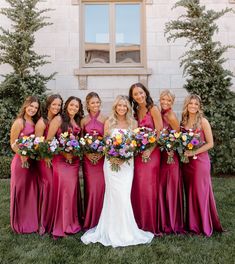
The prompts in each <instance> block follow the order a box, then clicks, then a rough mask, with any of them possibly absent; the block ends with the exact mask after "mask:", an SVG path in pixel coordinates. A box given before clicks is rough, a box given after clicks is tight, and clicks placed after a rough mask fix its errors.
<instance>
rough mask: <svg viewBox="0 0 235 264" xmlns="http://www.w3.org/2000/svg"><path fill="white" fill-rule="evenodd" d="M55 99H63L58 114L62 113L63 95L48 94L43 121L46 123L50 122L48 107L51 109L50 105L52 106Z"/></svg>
mask: <svg viewBox="0 0 235 264" xmlns="http://www.w3.org/2000/svg"><path fill="white" fill-rule="evenodd" d="M55 99H60V100H61V108H60V111H59V113H58V114H57V115H59V114H61V113H62V106H63V99H62V97H61V96H60V95H59V94H52V95H50V96H48V97H47V99H46V102H45V104H44V105H43V107H42V118H43V121H44V123H45V124H46V123H48V109H49V107H50V106H51V104H52V102H53V101H54V100H55Z"/></svg>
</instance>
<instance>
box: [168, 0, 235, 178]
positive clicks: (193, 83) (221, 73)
mask: <svg viewBox="0 0 235 264" xmlns="http://www.w3.org/2000/svg"><path fill="white" fill-rule="evenodd" d="M177 7H183V8H184V9H185V13H184V14H183V15H181V16H180V17H179V18H178V19H177V20H173V21H170V22H169V23H167V24H166V28H165V33H166V34H167V35H168V41H176V40H177V39H179V38H183V39H186V46H187V47H189V49H188V50H187V51H186V52H185V53H184V54H183V55H182V56H181V67H183V69H184V74H185V75H186V76H187V80H186V84H185V85H184V88H185V89H186V90H187V91H188V92H190V93H195V94H198V95H200V96H201V98H202V102H203V106H204V113H205V115H206V117H207V118H208V119H209V121H210V124H211V126H212V130H213V135H214V141H215V146H214V149H213V150H212V151H211V152H210V153H211V157H212V169H213V172H214V173H220V172H222V173H231V174H234V173H235V160H234V159H232V157H234V152H235V129H234V127H235V112H234V110H233V109H234V106H235V96H234V95H235V94H234V93H233V92H232V91H231V90H230V87H231V86H232V81H231V80H232V76H233V74H232V72H231V71H229V70H226V69H224V68H223V63H224V62H225V61H226V59H225V58H224V57H223V56H224V54H225V52H226V51H227V50H228V49H229V48H232V47H233V46H230V45H227V46H224V45H222V44H221V43H220V42H219V41H214V40H213V37H214V35H215V33H217V32H218V26H217V24H216V23H215V21H216V20H217V19H219V18H220V17H222V16H223V15H224V14H226V13H228V12H232V11H233V10H232V9H229V8H226V9H224V10H221V11H219V12H216V11H214V10H206V8H205V6H201V5H200V1H199V0H181V1H178V2H177V3H176V4H175V5H174V7H173V8H177Z"/></svg>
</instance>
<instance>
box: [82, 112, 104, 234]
mask: <svg viewBox="0 0 235 264" xmlns="http://www.w3.org/2000/svg"><path fill="white" fill-rule="evenodd" d="M98 116H99V113H97V115H96V116H91V115H90V121H89V122H88V123H87V124H86V125H85V127H84V134H85V133H89V134H92V133H93V132H94V131H96V132H97V133H98V134H99V135H100V136H103V134H104V124H103V123H101V122H100V121H98V120H97V118H98ZM83 162H84V164H83V177H84V207H85V220H84V225H83V228H84V229H90V228H92V227H94V226H96V225H97V224H98V222H99V218H100V214H101V210H102V207H103V200H104V190H105V183H104V171H103V166H104V158H101V159H100V160H99V161H98V163H97V164H95V165H94V164H92V163H91V162H90V160H89V159H88V158H87V157H86V156H84V159H83Z"/></svg>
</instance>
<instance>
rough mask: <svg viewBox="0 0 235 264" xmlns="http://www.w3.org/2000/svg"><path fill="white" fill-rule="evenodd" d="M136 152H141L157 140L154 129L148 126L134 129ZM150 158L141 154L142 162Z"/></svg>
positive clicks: (153, 144) (152, 145)
mask: <svg viewBox="0 0 235 264" xmlns="http://www.w3.org/2000/svg"><path fill="white" fill-rule="evenodd" d="M134 138H135V141H136V146H137V147H136V150H137V153H143V152H144V151H145V150H147V149H150V148H152V147H154V146H155V144H156V142H157V135H156V130H153V129H151V128H148V127H138V128H136V129H135V130H134ZM149 160H150V158H146V157H144V156H142V161H143V162H145V163H146V162H148V161H149Z"/></svg>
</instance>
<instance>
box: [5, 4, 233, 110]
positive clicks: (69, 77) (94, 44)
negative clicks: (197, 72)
mask: <svg viewBox="0 0 235 264" xmlns="http://www.w3.org/2000/svg"><path fill="white" fill-rule="evenodd" d="M175 2H176V1H174V0H137V1H135V0H130V1H126V0H119V1H114V0H111V1H110V0H109V1H108V0H107V1H101V0H96V1H92V0H84V1H83V0H41V1H40V3H39V5H38V7H39V8H52V9H53V11H50V12H49V13H48V15H49V16H50V21H51V22H52V23H53V25H51V26H49V27H46V28H44V29H42V30H41V31H40V32H38V34H37V36H36V45H35V49H36V50H37V51H38V52H39V53H40V54H47V55H50V56H51V57H50V60H51V62H52V63H51V64H49V65H46V66H44V67H43V68H42V69H41V72H43V73H45V74H49V73H52V72H57V75H56V77H55V80H53V81H51V82H49V83H48V88H49V89H50V90H51V92H56V93H60V94H61V95H62V96H63V97H64V98H65V99H66V98H67V97H68V96H70V95H75V96H79V97H80V98H81V99H82V100H84V98H85V96H86V94H87V93H88V92H90V91H96V92H98V93H99V95H100V96H101V98H102V101H103V108H104V111H105V112H106V113H108V112H109V110H110V108H111V104H112V102H113V100H114V98H115V97H116V95H118V94H126V95H127V93H128V88H129V87H130V85H131V84H133V83H134V82H138V81H141V82H143V83H144V84H146V85H147V87H148V88H149V90H150V92H151V95H152V97H153V98H154V100H155V101H156V103H157V102H158V99H159V93H160V91H161V90H162V89H164V88H170V89H171V90H172V91H173V92H174V93H175V94H176V104H175V110H176V111H177V112H178V113H180V111H181V107H182V101H183V99H184V97H185V95H186V94H187V92H186V91H185V90H184V89H183V88H182V86H183V84H184V77H183V76H182V69H181V68H180V66H179V56H181V55H182V54H183V52H184V51H186V49H185V47H184V44H185V43H184V42H183V41H177V42H175V43H168V42H167V40H166V37H165V36H164V26H165V23H166V22H168V21H170V20H172V19H175V18H177V17H178V16H179V15H180V14H181V12H182V10H181V9H180V8H177V9H174V10H171V8H172V6H173V5H174V3H175ZM201 3H202V4H205V5H206V8H208V9H211V8H212V9H214V10H221V9H223V8H225V7H232V8H234V9H235V0H201ZM115 4H117V5H118V7H117V6H116V7H115ZM125 4H126V5H127V6H126V7H125ZM92 5H93V6H92ZM98 5H103V6H102V7H101V9H99V8H98V7H97V6H98ZM123 5H124V6H123ZM5 6H7V4H6V2H5V1H4V0H1V1H0V8H1V7H5ZM105 6H106V7H105ZM133 7H135V8H136V9H135V8H133ZM92 8H94V10H93V11H92ZM97 8H98V9H97ZM128 8H129V10H133V12H132V11H131V12H129V11H128V13H127V12H126V11H127V10H128ZM105 12H106V13H105ZM105 14H107V18H105ZM92 16H93V17H92ZM89 19H90V21H88V20H89ZM92 19H93V20H92ZM100 21H101V22H100ZM105 21H108V22H107V24H108V25H109V26H108V27H109V29H108V30H107V28H106V29H105V27H106V26H104V24H105ZM93 23H94V24H93ZM0 24H1V26H3V27H9V21H7V19H6V18H5V17H3V16H0ZM114 25H115V26H114ZM123 25H124V27H123ZM218 25H219V29H220V31H219V33H218V35H217V36H216V38H217V39H218V40H220V41H221V42H222V43H223V44H231V45H233V44H235V13H229V14H226V15H225V16H224V17H222V18H221V19H220V20H219V21H218ZM102 27H103V28H102ZM94 28H96V30H97V33H99V34H97V35H96V38H94V39H92V37H91V38H90V37H89V34H90V33H91V34H92V32H93V31H94V30H95V29H94ZM118 28H119V29H118ZM112 29H113V31H115V32H113V31H112ZM102 30H103V31H102ZM118 30H119V31H118ZM122 30H123V32H122ZM117 31H118V32H117ZM133 32H134V33H135V34H136V35H137V38H135V37H134V36H133V35H135V34H134V33H133ZM115 34H116V35H115ZM115 36H116V40H115V41H114V43H111V42H112V40H114V39H115ZM117 39H118V41H117ZM131 40H133V41H132V43H131V44H130V43H129V42H131ZM107 43H108V44H107ZM110 43H111V44H110ZM227 58H228V61H227V62H226V64H225V66H226V67H227V68H228V69H230V70H231V71H232V72H233V73H234V74H235V49H231V50H230V51H229V52H228V53H227ZM10 70H11V69H10V67H9V66H8V65H1V66H0V74H5V73H7V72H9V71H10ZM0 78H2V77H0ZM234 80H235V79H234ZM0 81H1V79H0ZM232 89H235V86H234V87H233V88H232Z"/></svg>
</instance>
